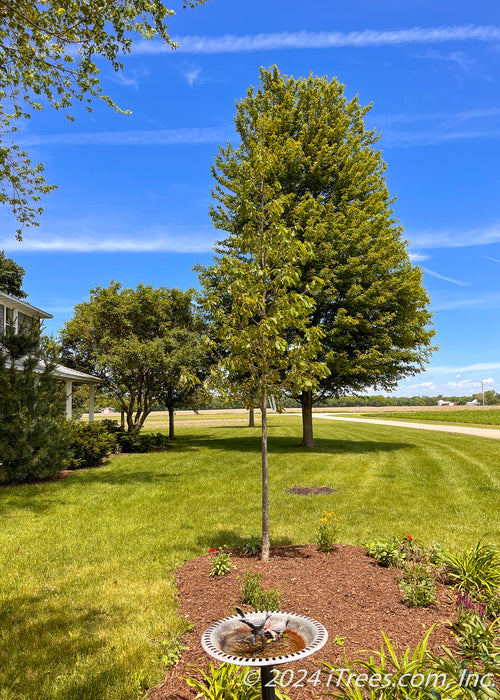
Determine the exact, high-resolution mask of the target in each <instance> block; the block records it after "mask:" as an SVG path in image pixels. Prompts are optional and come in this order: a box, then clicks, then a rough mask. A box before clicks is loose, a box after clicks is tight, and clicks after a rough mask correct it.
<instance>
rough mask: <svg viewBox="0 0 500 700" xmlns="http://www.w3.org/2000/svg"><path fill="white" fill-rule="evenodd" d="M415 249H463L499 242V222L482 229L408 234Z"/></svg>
mask: <svg viewBox="0 0 500 700" xmlns="http://www.w3.org/2000/svg"><path fill="white" fill-rule="evenodd" d="M408 236H409V238H410V240H411V244H412V246H414V247H415V248H463V247H466V246H471V245H489V244H490V243H498V242H500V222H496V223H494V224H491V225H490V226H485V227H482V228H476V229H470V230H466V231H457V230H456V229H448V230H445V231H421V232H414V233H409V234H408Z"/></svg>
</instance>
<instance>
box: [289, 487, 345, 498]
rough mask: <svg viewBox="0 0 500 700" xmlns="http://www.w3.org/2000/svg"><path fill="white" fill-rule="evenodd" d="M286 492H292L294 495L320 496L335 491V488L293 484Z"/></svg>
mask: <svg viewBox="0 0 500 700" xmlns="http://www.w3.org/2000/svg"><path fill="white" fill-rule="evenodd" d="M287 493H293V494H294V495H295V496H309V495H312V496H320V495H329V494H332V493H335V489H330V488H328V486H293V487H292V488H291V489H288V491H287Z"/></svg>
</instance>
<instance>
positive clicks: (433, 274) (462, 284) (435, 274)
mask: <svg viewBox="0 0 500 700" xmlns="http://www.w3.org/2000/svg"><path fill="white" fill-rule="evenodd" d="M422 269H423V271H424V272H426V273H427V274H428V275H430V276H431V277H437V279H438V280H444V281H445V282H451V283H452V284H458V286H459V287H468V286H469V283H468V282H461V281H460V280H455V279H453V278H452V277H445V276H444V275H441V274H439V272H434V270H429V268H428V267H424V268H422Z"/></svg>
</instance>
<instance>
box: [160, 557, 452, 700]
mask: <svg viewBox="0 0 500 700" xmlns="http://www.w3.org/2000/svg"><path fill="white" fill-rule="evenodd" d="M232 554H233V556H232V560H233V563H234V565H235V566H236V569H235V570H233V571H232V572H231V573H230V574H229V575H227V576H224V577H220V578H217V579H216V578H209V575H208V574H209V571H210V555H209V554H207V555H204V556H202V557H199V558H198V559H194V560H192V561H188V562H186V563H185V564H184V566H182V567H181V569H179V571H178V572H177V586H178V592H179V593H178V596H179V607H180V612H181V614H182V615H184V616H185V617H186V618H187V619H188V620H189V621H190V622H191V623H192V624H193V628H192V629H191V630H190V631H189V632H188V633H187V634H186V635H185V636H184V644H185V645H186V646H187V647H188V650H187V651H185V652H184V654H183V655H182V657H181V659H180V661H179V662H178V663H177V664H176V666H175V667H174V668H172V669H171V670H170V671H169V672H168V674H167V677H166V678H165V680H164V682H163V683H162V684H161V686H159V687H158V688H156V689H154V690H152V691H151V693H150V695H149V696H148V697H149V700H187V699H188V698H189V699H191V698H194V697H195V696H196V692H195V691H194V690H193V689H191V688H189V687H188V686H187V684H186V683H185V682H184V681H183V680H182V678H181V676H182V675H183V674H184V673H187V674H188V675H193V670H192V669H186V666H187V665H188V664H195V665H197V666H200V667H202V668H205V667H206V666H207V664H208V663H209V662H212V661H214V660H213V659H210V658H209V657H208V656H207V655H206V654H205V652H204V651H203V649H202V647H201V643H200V637H201V635H202V633H203V632H204V631H205V629H206V628H207V627H208V626H209V625H211V624H212V623H213V622H215V621H216V620H218V619H220V618H222V617H226V616H227V615H232V614H234V612H235V611H234V609H233V606H234V604H236V605H239V604H241V603H240V595H239V590H240V580H241V578H242V577H243V572H244V571H245V569H249V568H256V567H260V566H261V564H260V562H259V559H258V557H252V556H244V555H242V554H241V552H240V550H234V551H233V552H232ZM263 570H264V571H265V581H264V583H265V584H266V585H270V586H272V587H277V588H279V590H280V591H282V598H281V609H282V610H286V611H290V612H297V613H301V614H304V615H308V616H310V617H312V618H314V619H316V620H318V621H319V622H321V623H322V624H323V625H324V626H325V627H326V629H327V630H328V635H329V639H328V642H327V644H326V646H325V647H324V648H323V649H321V650H320V651H319V652H318V653H317V654H316V655H315V657H313V658H311V657H310V658H306V659H304V660H303V661H298V662H296V663H295V664H293V665H290V668H293V669H294V671H295V673H298V671H299V669H302V668H303V669H306V670H307V671H308V675H309V674H312V673H314V672H315V671H316V670H317V669H318V668H319V665H318V664H317V663H315V661H316V662H317V661H318V660H323V661H327V662H328V663H330V664H334V665H335V666H338V667H341V668H343V667H344V661H343V660H344V654H345V655H346V657H347V658H348V659H353V658H359V656H360V654H359V652H360V651H361V650H379V649H380V645H381V642H382V635H381V630H383V631H384V632H385V633H386V634H387V636H388V637H389V639H390V640H391V642H392V643H397V645H398V647H399V649H400V650H404V649H406V648H407V647H410V646H415V645H416V644H417V642H418V641H419V640H420V639H421V637H422V636H423V634H424V632H425V631H426V630H427V629H428V628H429V627H430V626H431V625H433V624H434V623H444V624H441V625H440V626H438V627H436V629H435V630H434V631H433V633H432V635H431V638H430V648H431V649H433V650H436V651H437V650H438V647H439V645H440V644H445V646H447V647H449V648H450V647H451V648H452V647H453V642H452V636H451V631H450V628H449V625H447V624H446V623H447V622H448V621H449V620H451V619H454V615H455V613H454V611H455V605H454V598H453V597H452V595H451V594H450V590H449V588H448V587H447V586H444V585H442V584H438V602H437V603H436V604H434V605H432V606H431V607H430V608H408V607H407V606H406V605H404V603H403V602H402V600H401V594H400V592H399V589H398V585H397V580H398V577H399V576H401V572H400V571H399V572H398V571H397V570H395V569H384V568H382V567H380V566H379V565H378V564H377V563H376V562H375V561H374V560H373V559H371V558H370V557H368V556H367V555H366V554H365V551H364V550H363V549H362V548H360V547H351V546H347V545H346V546H340V547H338V548H337V549H336V550H335V551H334V552H333V553H332V554H324V553H321V552H318V551H317V549H316V548H315V547H313V546H310V545H306V546H290V547H274V548H273V549H272V552H271V558H270V561H269V562H268V563H267V564H264V565H263ZM335 637H345V643H344V646H340V645H339V644H338V643H336V642H335ZM214 663H216V662H215V661H214ZM216 665H218V664H217V663H216ZM284 668H286V666H285V667H284V666H281V667H280V670H283V669H284ZM325 682H326V681H325ZM305 686H306V687H304V688H293V689H291V688H290V689H289V691H288V693H289V694H290V696H291V697H292V698H293V699H294V700H306V699H307V698H312V697H319V695H320V693H321V691H322V690H323V692H325V691H326V690H327V689H326V687H325V686H323V689H321V686H320V685H318V686H317V688H316V689H315V688H313V687H312V685H311V684H307V683H306V684H305Z"/></svg>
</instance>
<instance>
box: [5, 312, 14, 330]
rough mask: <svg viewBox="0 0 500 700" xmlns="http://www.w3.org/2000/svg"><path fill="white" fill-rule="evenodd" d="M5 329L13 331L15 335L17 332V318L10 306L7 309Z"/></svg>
mask: <svg viewBox="0 0 500 700" xmlns="http://www.w3.org/2000/svg"><path fill="white" fill-rule="evenodd" d="M5 329H6V330H7V331H8V330H12V332H13V333H15V332H16V317H15V313H14V309H10V308H9V307H8V306H7V308H6V309H5Z"/></svg>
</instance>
